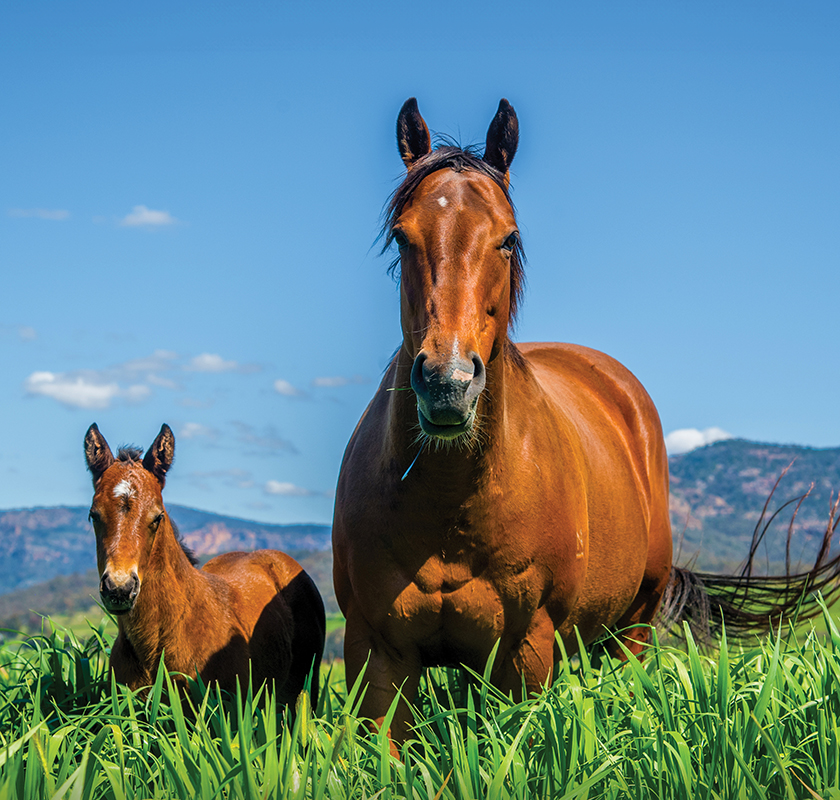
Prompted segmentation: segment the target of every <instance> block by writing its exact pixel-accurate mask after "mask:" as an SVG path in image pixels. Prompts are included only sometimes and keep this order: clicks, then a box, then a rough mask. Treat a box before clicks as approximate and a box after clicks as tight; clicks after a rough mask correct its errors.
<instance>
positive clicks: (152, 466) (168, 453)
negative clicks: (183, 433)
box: [143, 422, 175, 489]
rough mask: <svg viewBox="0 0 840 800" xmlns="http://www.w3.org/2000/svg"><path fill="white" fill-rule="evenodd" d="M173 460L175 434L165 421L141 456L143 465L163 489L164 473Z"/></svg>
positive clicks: (167, 470)
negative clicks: (146, 450)
mask: <svg viewBox="0 0 840 800" xmlns="http://www.w3.org/2000/svg"><path fill="white" fill-rule="evenodd" d="M174 460H175V434H174V433H172V428H170V427H169V426H168V425H167V424H166V423H165V422H164V423H163V425H161V426H160V433H159V434H158V435H157V439H155V440H154V442H152V446H151V447H150V448H149V450H148V452H147V453H146V455H145V456H143V466H144V467H145V468H146V469H147V470H148V471H149V472H151V473H152V475H154V476H155V477H156V478H157V479H158V483H159V484H160V488H161V489H163V485H164V484H165V483H166V473H167V472H169V468H170V467H171V466H172V462H173V461H174Z"/></svg>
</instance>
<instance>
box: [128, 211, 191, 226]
mask: <svg viewBox="0 0 840 800" xmlns="http://www.w3.org/2000/svg"><path fill="white" fill-rule="evenodd" d="M177 222H179V220H177V219H175V217H173V216H172V215H171V214H170V213H169V212H168V211H156V210H155V209H153V208H147V207H146V206H134V209H133V211H132V212H131V213H130V214H126V215H125V216H124V217H123V218H122V219H121V220H120V225H122V226H123V227H125V228H139V227H149V228H159V227H162V226H165V225H174V224H175V223H177Z"/></svg>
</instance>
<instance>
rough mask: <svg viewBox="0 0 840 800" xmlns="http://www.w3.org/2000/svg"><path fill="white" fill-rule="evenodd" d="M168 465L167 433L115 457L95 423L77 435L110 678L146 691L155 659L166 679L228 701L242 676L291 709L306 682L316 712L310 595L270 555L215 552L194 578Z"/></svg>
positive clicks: (297, 575)
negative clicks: (195, 683) (190, 683)
mask: <svg viewBox="0 0 840 800" xmlns="http://www.w3.org/2000/svg"><path fill="white" fill-rule="evenodd" d="M174 455H175V437H174V436H173V434H172V431H171V430H170V428H169V426H168V425H163V426H162V428H161V430H160V433H159V434H158V436H157V438H156V439H155V441H154V443H153V444H152V446H151V447H150V448H149V450H148V452H147V453H146V455H145V456H143V455H142V451H141V450H139V449H137V448H122V449H120V450H119V451H118V453H117V456H116V458H115V457H114V455H113V454H112V452H111V448H110V447H109V446H108V443H107V442H106V441H105V438H104V437H103V436H102V434H101V433H100V432H99V428H98V427H97V426H96V424H93V425H91V426H90V428H89V429H88V432H87V434H86V436H85V459H86V461H87V466H88V469H89V470H90V473H91V476H92V477H93V486H94V496H93V502H92V504H91V507H90V519H91V522H92V523H93V528H94V532H95V533H96V560H97V565H98V568H99V575H100V584H99V589H100V595H101V598H102V603H103V605H104V606H105V608H106V609H107V611H109V612H110V613H111V614H113V615H114V616H115V617H116V619H117V624H118V628H119V631H118V633H117V637H116V640H115V641H114V645H113V648H112V651H111V668H112V669H113V671H114V675H115V677H116V679H117V680H118V681H120V682H121V683H124V684H126V685H128V686H129V688H131V689H137V688H140V687H144V686H149V685H150V684H151V683H153V681H154V679H155V675H156V673H157V670H158V666H159V664H160V659H161V655H162V654H163V658H164V661H165V665H166V668H167V669H168V670H169V671H171V672H175V673H181V674H183V675H186V676H188V677H195V676H196V675H199V676H200V677H201V679H202V680H203V681H204V682H205V683H210V682H218V684H219V685H220V686H221V688H222V689H225V690H227V691H229V692H235V691H236V683H237V681H238V682H240V683H241V684H244V683H246V682H247V680H248V677H249V674H250V675H251V676H252V678H253V681H254V684H255V686H257V687H258V686H259V685H261V684H262V683H263V682H264V681H267V682H269V684H273V688H274V691H275V695H276V698H277V701H278V703H287V704H288V703H294V701H295V699H296V698H297V696H298V694H299V693H300V692H301V690H302V689H303V688H304V684H305V681H306V679H307V677H308V676H309V675H310V672H311V676H312V677H311V698H312V704H313V706H314V705H316V704H317V699H318V683H319V674H318V672H319V666H320V663H321V655H322V653H323V650H324V632H325V618H324V604H323V601H322V600H321V595H320V593H319V592H318V589H317V588H316V586H315V584H314V583H313V581H312V579H311V578H310V577H309V575H307V574H306V572H304V570H303V568H302V567H301V566H300V564H298V563H297V561H295V560H294V559H293V558H291V557H290V556H288V555H286V554H285V553H282V552H280V551H278V550H257V551H255V552H252V553H243V552H235V553H224V554H223V555H220V556H216V557H215V558H213V559H211V560H210V561H208V562H207V563H206V564H205V565H204V567H203V568H199V567H198V566H197V561H196V559H195V557H194V556H193V554H192V553H191V551H190V550H189V549H188V548H187V547H186V546H185V545H184V543H183V542H182V541H181V538H180V535H179V534H178V531H177V529H176V528H175V525H174V524H173V523H172V521H171V520H170V518H169V515H168V513H167V511H166V508H165V507H164V504H163V497H162V494H161V492H162V489H163V487H164V483H165V481H166V474H167V472H168V471H169V468H170V467H171V466H172V461H173V458H174ZM243 689H245V686H244V685H243Z"/></svg>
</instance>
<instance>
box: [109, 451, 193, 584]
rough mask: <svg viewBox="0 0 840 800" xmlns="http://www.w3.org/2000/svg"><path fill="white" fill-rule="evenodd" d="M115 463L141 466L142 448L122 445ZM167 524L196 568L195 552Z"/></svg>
mask: <svg viewBox="0 0 840 800" xmlns="http://www.w3.org/2000/svg"><path fill="white" fill-rule="evenodd" d="M117 461H122V462H123V463H124V464H142V463H143V448H142V447H135V446H134V445H123V446H122V447H121V448H120V449H119V450H118V451H117ZM169 524H170V525H171V526H172V532H173V533H174V534H175V541H176V542H178V545H179V546H180V548H181V549H182V550H183V551H184V555H185V556H186V557H187V558H188V559H189V562H190V564H192V565H193V566H194V567H197V566H198V557H197V556H196V554H195V551H194V550H193V549H192V548H191V547H188V546H187V544H186V542H184V537H183V536H181V531H179V530H178V526H177V525H176V524H175V523H174V522H173V521H172V519H171V518H170V520H169Z"/></svg>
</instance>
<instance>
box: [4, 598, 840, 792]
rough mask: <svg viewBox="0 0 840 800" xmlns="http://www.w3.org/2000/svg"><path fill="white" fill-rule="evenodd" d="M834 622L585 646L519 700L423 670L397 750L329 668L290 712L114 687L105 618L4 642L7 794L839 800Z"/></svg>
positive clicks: (161, 685)
mask: <svg viewBox="0 0 840 800" xmlns="http://www.w3.org/2000/svg"><path fill="white" fill-rule="evenodd" d="M825 625H826V629H827V635H826V636H825V637H818V636H816V635H813V634H807V635H804V636H803V635H801V634H800V633H798V632H784V635H783V634H782V633H779V634H777V635H775V636H772V637H769V638H767V639H765V640H762V641H758V640H756V643H755V645H754V646H752V647H748V648H736V647H733V646H730V645H727V644H726V642H724V643H723V645H722V647H721V649H720V651H715V652H714V653H710V654H703V653H701V652H699V651H698V649H697V648H696V647H695V646H694V644H693V642H692V640H691V638H690V637H689V639H688V641H687V643H686V646H685V647H684V648H682V649H679V648H675V647H666V646H663V645H659V644H658V643H654V645H653V646H652V647H651V648H650V649H649V651H648V652H647V653H646V656H645V659H644V661H642V662H640V661H638V660H637V659H635V658H633V657H630V658H629V661H628V663H627V664H625V665H624V666H621V665H619V664H618V662H614V661H611V660H610V659H608V658H606V657H602V658H601V660H600V664H598V665H596V664H595V663H594V662H590V660H589V657H588V655H587V654H586V653H585V652H584V653H582V654H581V656H580V657H579V658H578V657H576V658H574V659H571V660H566V661H564V662H563V666H562V667H561V670H560V674H559V675H558V678H557V680H556V681H555V682H554V683H553V684H552V685H551V686H549V687H546V689H545V691H544V692H543V693H542V694H540V695H539V696H537V697H534V698H531V699H529V700H527V701H525V702H521V703H514V702H512V701H511V700H510V699H509V698H506V697H504V696H503V695H501V694H500V693H499V692H498V691H496V690H495V689H494V688H493V687H492V686H490V685H489V684H488V683H487V682H486V681H485V680H484V679H483V677H482V676H478V675H476V676H473V681H472V684H471V686H467V685H466V682H465V681H464V680H463V679H462V678H460V677H457V676H456V675H455V673H452V672H450V671H444V670H431V671H430V674H429V676H428V677H427V679H426V680H425V681H424V684H423V687H422V690H421V696H420V697H419V698H418V700H417V706H418V712H417V715H418V716H417V723H418V724H417V733H416V738H415V739H414V740H413V741H412V742H409V743H408V744H406V745H405V746H404V747H403V749H402V752H401V754H400V757H399V758H396V757H393V756H392V755H391V753H390V749H389V746H388V740H387V738H386V737H385V736H384V735H382V734H380V733H377V734H372V733H370V732H369V731H368V729H367V727H366V725H365V724H364V722H363V721H362V720H360V719H359V718H358V703H359V699H360V696H361V693H362V692H363V691H364V687H363V685H362V684H361V683H359V685H356V686H353V687H350V688H349V689H348V688H347V687H346V686H344V684H343V682H342V676H341V675H339V674H338V673H337V672H335V671H334V672H332V673H328V674H327V675H326V678H325V682H324V683H325V690H324V691H323V692H322V693H321V700H320V702H319V707H318V708H317V709H314V710H313V709H311V708H309V704H308V700H307V695H302V697H301V698H300V699H299V702H298V708H297V713H296V714H291V713H281V714H278V713H277V712H276V710H275V709H274V706H273V703H272V701H271V698H270V697H267V696H266V693H265V691H264V690H263V691H261V692H259V693H258V694H257V696H256V697H254V696H251V695H250V694H249V695H248V696H246V697H238V698H228V699H224V698H221V697H220V696H219V694H218V692H216V691H214V690H203V689H202V688H201V687H198V686H194V687H193V692H192V693H191V694H189V695H186V696H182V695H181V694H179V693H178V692H177V691H174V690H172V686H171V680H170V677H169V676H168V675H167V674H166V673H165V672H164V671H162V670H161V671H160V672H159V674H158V676H157V679H156V681H155V684H154V686H153V687H152V688H151V690H150V691H149V692H148V693H147V696H145V697H143V696H141V695H139V694H135V693H132V692H131V691H129V690H128V689H126V688H125V687H122V686H119V685H116V684H115V683H114V682H113V681H112V680H111V678H110V675H109V674H108V671H107V667H106V663H107V662H106V657H105V653H106V651H107V648H108V647H109V646H110V642H111V636H112V634H110V633H109V632H108V629H107V628H106V627H105V626H104V625H101V626H100V627H98V628H96V629H92V630H89V632H88V634H89V635H88V636H86V637H80V636H79V635H77V634H75V633H72V632H69V631H68V632H65V631H53V632H51V633H49V634H48V635H44V636H41V637H34V638H32V639H29V640H27V641H19V642H14V643H8V644H6V645H4V646H2V647H1V648H0V800H4V799H5V798H13V797H20V798H29V797H32V798H36V797H38V798H40V797H57V798H62V797H63V798H115V799H121V798H134V797H144V798H167V797H177V798H187V797H189V798H374V797H380V798H397V797H412V798H418V799H419V800H424V799H425V798H428V799H429V800H432V798H532V797H550V798H569V799H571V798H580V799H581V800H583V799H584V798H586V799H587V800H588V799H590V798H655V800H665V798H685V799H686V800H688V799H689V798H691V800H694V799H695V798H721V799H722V800H731V799H732V798H802V797H808V798H810V797H822V798H832V799H833V800H840V788H838V787H840V633H838V631H837V628H836V627H835V625H834V622H833V621H832V619H831V617H830V615H829V614H828V613H826V619H825ZM488 669H489V666H488ZM488 674H489V673H488Z"/></svg>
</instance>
